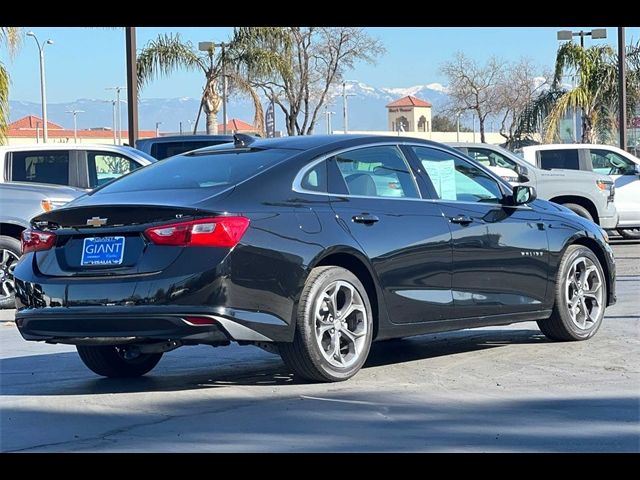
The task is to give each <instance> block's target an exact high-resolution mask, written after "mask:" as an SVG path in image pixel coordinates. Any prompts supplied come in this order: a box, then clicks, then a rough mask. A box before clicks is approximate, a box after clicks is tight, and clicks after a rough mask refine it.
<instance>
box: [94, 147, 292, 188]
mask: <svg viewBox="0 0 640 480" xmlns="http://www.w3.org/2000/svg"><path fill="white" fill-rule="evenodd" d="M295 153H299V152H297V151H292V150H284V149H270V150H257V149H254V150H245V149H243V150H236V151H233V150H223V151H218V152H216V151H212V152H211V153H208V154H205V153H203V154H198V155H179V156H175V157H171V158H169V159H167V160H163V161H161V162H156V163H154V164H153V165H149V166H148V167H145V168H141V169H139V170H136V171H135V172H133V173H131V174H129V175H126V176H123V177H121V178H119V179H118V180H116V181H114V182H112V183H110V184H108V185H106V186H104V187H103V188H101V189H100V190H99V192H100V193H120V192H131V191H140V190H175V189H181V188H188V189H193V188H209V189H212V190H217V191H221V190H224V189H226V188H228V187H230V186H233V185H236V184H238V183H240V182H242V181H244V180H246V179H248V178H250V177H252V176H254V175H256V174H258V173H260V172H262V171H264V170H266V169H268V168H270V167H272V166H274V165H276V164H278V163H280V162H281V161H282V160H284V159H285V158H287V157H290V156H292V155H294V154H295Z"/></svg>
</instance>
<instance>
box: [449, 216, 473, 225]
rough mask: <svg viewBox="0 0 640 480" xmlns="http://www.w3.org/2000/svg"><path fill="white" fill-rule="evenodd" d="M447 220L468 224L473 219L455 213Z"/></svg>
mask: <svg viewBox="0 0 640 480" xmlns="http://www.w3.org/2000/svg"><path fill="white" fill-rule="evenodd" d="M449 220H451V223H459V224H460V225H469V224H470V223H471V222H473V219H472V218H469V217H467V216H466V215H456V216H455V217H451V218H450V219H449Z"/></svg>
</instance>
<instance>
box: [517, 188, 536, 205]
mask: <svg viewBox="0 0 640 480" xmlns="http://www.w3.org/2000/svg"><path fill="white" fill-rule="evenodd" d="M536 198H538V194H537V193H536V189H535V188H534V187H529V186H527V185H516V186H515V187H513V190H512V193H511V204H512V205H523V204H525V203H529V202H533V201H534V200H535V199H536Z"/></svg>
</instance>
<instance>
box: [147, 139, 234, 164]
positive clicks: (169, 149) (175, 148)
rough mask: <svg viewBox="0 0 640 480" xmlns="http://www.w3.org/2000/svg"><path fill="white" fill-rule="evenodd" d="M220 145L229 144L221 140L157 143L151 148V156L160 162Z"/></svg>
mask: <svg viewBox="0 0 640 480" xmlns="http://www.w3.org/2000/svg"><path fill="white" fill-rule="evenodd" d="M221 143H229V142H228V140H227V141H221V140H198V141H193V142H192V141H180V142H159V143H156V144H154V145H152V146H151V156H153V157H155V158H157V159H158V160H162V159H165V158H168V157H173V156H174V155H180V154H181V153H185V152H190V151H191V150H197V149H198V148H204V147H211V146H213V145H220V144H221Z"/></svg>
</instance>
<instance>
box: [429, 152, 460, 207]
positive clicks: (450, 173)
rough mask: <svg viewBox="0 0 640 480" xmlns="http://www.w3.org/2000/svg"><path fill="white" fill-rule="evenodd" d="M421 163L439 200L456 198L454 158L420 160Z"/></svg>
mask: <svg viewBox="0 0 640 480" xmlns="http://www.w3.org/2000/svg"><path fill="white" fill-rule="evenodd" d="M422 165H423V166H424V168H425V170H426V171H427V175H429V178H430V179H431V183H433V187H434V188H435V189H436V193H437V194H438V197H440V199H441V200H457V193H456V165H455V161H454V160H436V161H432V160H422Z"/></svg>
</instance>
